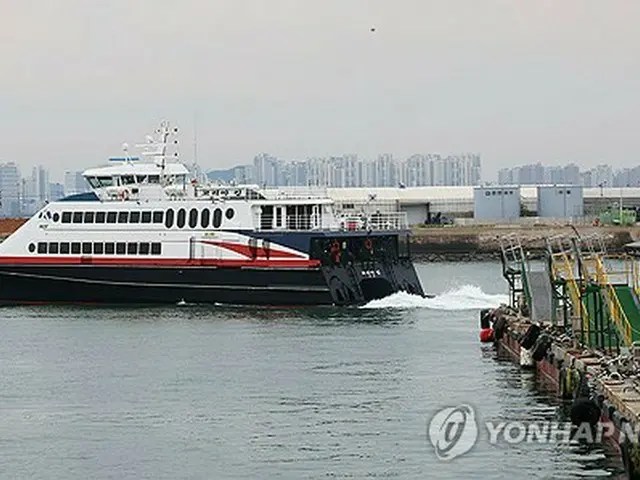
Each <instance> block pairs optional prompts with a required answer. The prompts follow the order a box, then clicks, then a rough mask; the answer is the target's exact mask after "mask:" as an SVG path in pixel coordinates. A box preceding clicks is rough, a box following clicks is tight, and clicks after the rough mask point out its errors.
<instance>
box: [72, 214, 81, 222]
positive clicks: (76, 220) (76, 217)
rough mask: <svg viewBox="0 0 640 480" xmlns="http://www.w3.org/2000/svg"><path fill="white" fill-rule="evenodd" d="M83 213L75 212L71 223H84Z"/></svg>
mask: <svg viewBox="0 0 640 480" xmlns="http://www.w3.org/2000/svg"><path fill="white" fill-rule="evenodd" d="M82 217H83V215H82V212H73V217H71V223H82Z"/></svg>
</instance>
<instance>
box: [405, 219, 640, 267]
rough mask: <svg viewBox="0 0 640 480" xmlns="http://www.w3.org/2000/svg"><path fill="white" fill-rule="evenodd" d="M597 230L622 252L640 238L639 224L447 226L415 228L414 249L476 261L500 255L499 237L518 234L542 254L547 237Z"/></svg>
mask: <svg viewBox="0 0 640 480" xmlns="http://www.w3.org/2000/svg"><path fill="white" fill-rule="evenodd" d="M576 231H577V232H578V234H579V235H580V236H588V235H591V234H594V233H597V234H599V235H600V236H601V238H603V240H604V242H605V245H606V248H607V251H609V252H622V251H623V247H624V245H625V244H627V243H629V242H633V241H635V240H637V239H638V238H640V227H590V226H589V227H587V226H576V227H574V226H571V225H526V226H525V225H472V226H470V225H465V226H458V225H446V226H433V227H424V228H414V229H413V237H412V241H411V252H412V253H413V254H414V255H416V256H419V257H422V258H425V259H427V260H429V261H447V260H454V261H476V260H489V259H497V258H500V251H501V247H500V240H501V239H503V238H505V237H507V236H509V235H513V234H516V235H517V236H518V237H519V239H520V242H521V243H522V245H523V246H524V247H525V248H526V249H527V250H528V251H529V252H531V253H532V254H533V255H536V254H540V255H542V254H543V252H544V251H545V249H546V239H547V238H549V237H554V236H558V235H567V236H571V235H575V234H576Z"/></svg>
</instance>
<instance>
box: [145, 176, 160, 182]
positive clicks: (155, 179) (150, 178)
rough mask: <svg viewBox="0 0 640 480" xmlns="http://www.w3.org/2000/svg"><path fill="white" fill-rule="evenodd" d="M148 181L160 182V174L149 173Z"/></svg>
mask: <svg viewBox="0 0 640 480" xmlns="http://www.w3.org/2000/svg"><path fill="white" fill-rule="evenodd" d="M148 182H149V183H160V175H149V177H148Z"/></svg>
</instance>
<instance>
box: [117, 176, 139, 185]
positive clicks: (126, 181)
mask: <svg viewBox="0 0 640 480" xmlns="http://www.w3.org/2000/svg"><path fill="white" fill-rule="evenodd" d="M135 183H136V178H135V177H134V176H133V175H122V176H121V177H120V185H133V184H135Z"/></svg>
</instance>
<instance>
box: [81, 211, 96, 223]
mask: <svg viewBox="0 0 640 480" xmlns="http://www.w3.org/2000/svg"><path fill="white" fill-rule="evenodd" d="M94 219H95V212H84V219H83V223H93V221H94Z"/></svg>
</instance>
